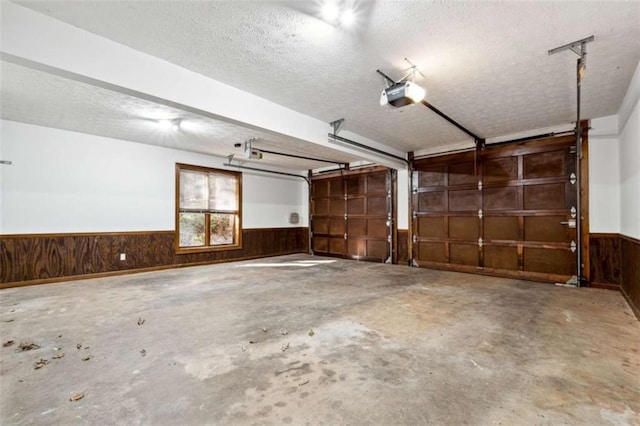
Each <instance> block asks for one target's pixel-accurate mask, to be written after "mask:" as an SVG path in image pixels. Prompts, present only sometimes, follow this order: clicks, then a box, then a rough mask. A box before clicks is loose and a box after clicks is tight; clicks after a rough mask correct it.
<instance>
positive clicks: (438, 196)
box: [418, 191, 445, 212]
mask: <svg viewBox="0 0 640 426" xmlns="http://www.w3.org/2000/svg"><path fill="white" fill-rule="evenodd" d="M444 196H445V192H444V191H434V192H421V193H419V194H418V211H420V212H433V211H437V212H442V211H445V198H444Z"/></svg>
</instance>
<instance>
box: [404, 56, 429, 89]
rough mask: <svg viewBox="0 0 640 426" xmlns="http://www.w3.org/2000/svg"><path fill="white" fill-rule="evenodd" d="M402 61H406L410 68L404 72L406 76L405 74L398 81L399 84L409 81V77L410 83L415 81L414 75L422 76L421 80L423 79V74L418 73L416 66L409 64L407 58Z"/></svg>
mask: <svg viewBox="0 0 640 426" xmlns="http://www.w3.org/2000/svg"><path fill="white" fill-rule="evenodd" d="M404 60H405V61H407V63H408V64H409V65H410V67H409V68H407V69H405V70H404V71H405V72H406V74H405V76H404V77H402V79H401V80H400V81H399V83H402V82H404V81H407V80H409V77H411V81H412V82H415V81H416V74H420V75H421V76H422V78H425V76H424V74H423V73H422V71H420V70H419V69H418V66H417V65H415V64H414V63H413V62H411V61H410V60H409V59H407V58H404Z"/></svg>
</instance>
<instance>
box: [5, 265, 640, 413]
mask: <svg viewBox="0 0 640 426" xmlns="http://www.w3.org/2000/svg"><path fill="white" fill-rule="evenodd" d="M0 296H1V300H0V320H1V322H0V332H1V334H2V341H3V342H6V341H8V340H14V341H15V342H16V345H17V344H18V343H22V342H33V343H36V344H38V345H39V346H40V348H38V349H33V350H30V351H24V352H16V346H15V345H13V346H8V347H2V348H0V354H1V355H2V357H1V359H0V379H1V391H2V393H1V396H0V411H1V412H0V423H1V424H3V425H5V424H6V425H26V424H101V425H102V424H128V425H136V424H141V425H142V424H154V425H177V424H181V425H185V424H193V425H200V424H257V425H269V424H385V425H390V424H467V425H491V424H496V425H498V424H503V425H508V424H528V425H531V424H539V425H547V424H548V425H552V424H553V425H555V424H605V425H606V424H611V425H638V424H640V353H639V351H640V322H638V321H637V320H636V319H635V317H634V316H633V314H632V313H631V310H630V309H629V307H628V306H627V305H626V302H625V301H624V299H623V298H622V296H621V295H620V294H618V293H616V292H612V291H605V290H595V289H571V288H564V287H555V286H551V285H546V284H538V283H531V282H526V281H519V280H509V279H499V278H491V277H483V276H475V275H468V274H458V273H451V272H441V271H430V270H425V269H415V268H407V267H404V266H392V265H382V264H371V263H362V262H353V261H345V260H336V259H328V258H321V257H309V256H305V255H292V256H283V257H278V258H271V259H262V260H258V261H248V262H237V263H229V264H223V265H211V266H202V267H193V268H185V269H175V270H169V271H162V272H153V273H145V274H134V275H127V276H120V277H110V278H101V279H94V280H85V281H74V282H69V283H60V284H49V285H44V286H35V287H26V288H15V289H8V290H3V291H2V292H1V293H0ZM11 319H13V321H11V322H7V321H8V320H11ZM140 319H144V321H143V322H142V321H140ZM140 322H142V324H138V323H140ZM263 329H266V331H264V330H263ZM310 330H313V333H310ZM251 342H253V343H251ZM78 345H80V349H78V348H77V346H78ZM54 348H55V349H58V350H57V351H56V350H54ZM143 351H144V352H143ZM60 352H63V353H64V354H65V355H64V356H63V357H61V358H54V355H55V354H57V353H60ZM143 354H144V356H143ZM87 357H89V359H88V360H86V361H83V359H84V358H87ZM40 359H46V360H48V361H49V363H48V364H46V365H43V366H42V367H41V368H39V369H37V370H36V369H34V363H36V362H38V361H39V360H40ZM79 392H83V393H84V395H85V396H84V397H83V398H82V399H80V400H77V401H70V398H71V396H72V395H74V394H77V393H79Z"/></svg>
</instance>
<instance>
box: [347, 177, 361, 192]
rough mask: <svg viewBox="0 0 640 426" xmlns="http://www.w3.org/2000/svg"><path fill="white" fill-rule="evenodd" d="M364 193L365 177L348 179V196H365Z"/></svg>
mask: <svg viewBox="0 0 640 426" xmlns="http://www.w3.org/2000/svg"><path fill="white" fill-rule="evenodd" d="M364 192H365V177H364V176H354V177H350V178H348V179H347V195H364Z"/></svg>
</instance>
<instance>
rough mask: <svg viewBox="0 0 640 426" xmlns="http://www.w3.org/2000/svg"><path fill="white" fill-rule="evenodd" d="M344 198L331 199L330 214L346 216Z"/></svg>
mask: <svg viewBox="0 0 640 426" xmlns="http://www.w3.org/2000/svg"><path fill="white" fill-rule="evenodd" d="M344 204H345V203H344V200H331V202H330V203H329V214H331V215H332V216H344V214H345V211H344V210H345V209H344Z"/></svg>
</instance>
